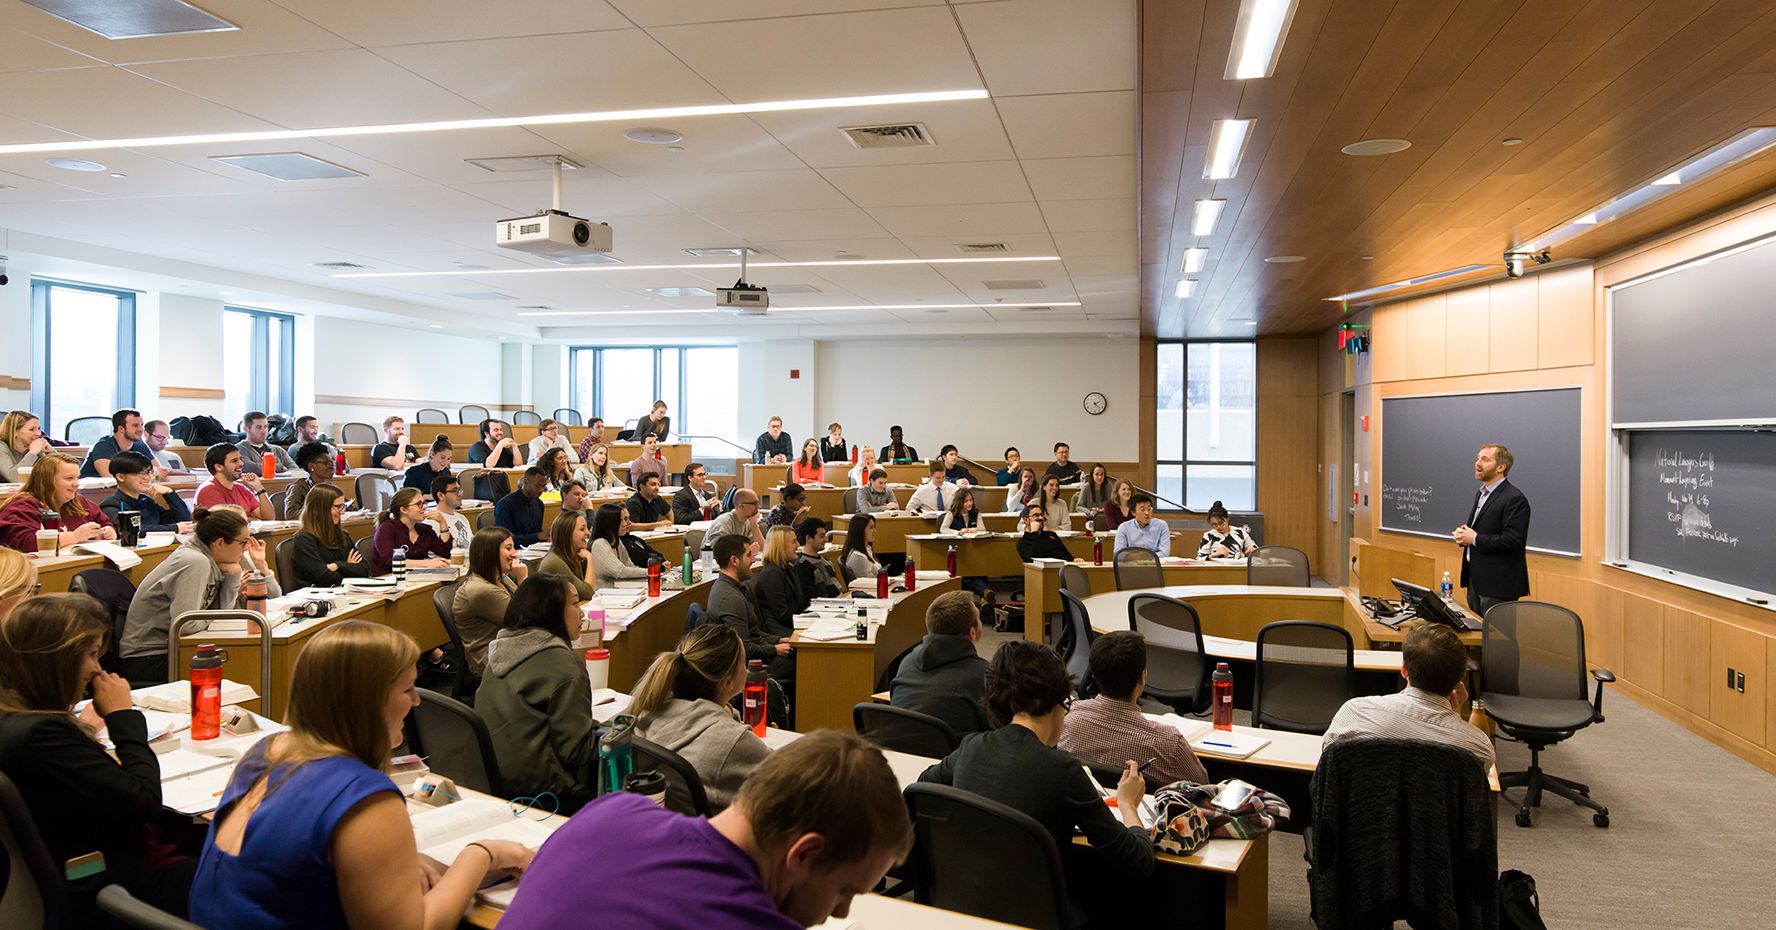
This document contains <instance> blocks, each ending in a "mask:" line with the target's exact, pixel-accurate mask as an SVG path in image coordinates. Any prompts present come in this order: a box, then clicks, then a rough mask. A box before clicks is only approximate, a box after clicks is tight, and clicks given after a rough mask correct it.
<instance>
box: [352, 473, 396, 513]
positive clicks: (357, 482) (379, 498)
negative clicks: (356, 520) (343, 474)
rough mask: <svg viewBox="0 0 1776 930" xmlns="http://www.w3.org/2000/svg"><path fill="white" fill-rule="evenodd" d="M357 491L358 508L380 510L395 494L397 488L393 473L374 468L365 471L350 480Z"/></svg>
mask: <svg viewBox="0 0 1776 930" xmlns="http://www.w3.org/2000/svg"><path fill="white" fill-rule="evenodd" d="M352 487H353V489H354V490H355V491H356V492H357V498H358V509H359V510H373V511H381V510H382V508H384V507H387V506H388V502H389V500H390V499H391V498H393V497H394V496H395V492H396V491H397V490H399V488H397V487H395V473H394V472H391V471H387V470H385V469H381V468H376V469H371V470H369V471H366V472H364V473H362V474H360V475H358V477H357V478H356V479H354V480H353V482H352Z"/></svg>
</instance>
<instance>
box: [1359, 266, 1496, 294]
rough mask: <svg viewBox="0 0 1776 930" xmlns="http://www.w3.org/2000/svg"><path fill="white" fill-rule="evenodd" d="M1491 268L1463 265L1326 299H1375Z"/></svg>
mask: <svg viewBox="0 0 1776 930" xmlns="http://www.w3.org/2000/svg"><path fill="white" fill-rule="evenodd" d="M1491 267H1493V266H1491V265H1463V266H1461V267H1460V268H1451V269H1449V270H1448V271H1437V272H1433V273H1431V274H1427V275H1419V276H1418V277H1416V278H1407V279H1406V280H1404V281H1393V282H1390V283H1388V284H1379V285H1376V286H1375V287H1371V288H1365V289H1363V290H1360V291H1351V292H1350V293H1348V294H1339V295H1338V296H1336V297H1328V298H1326V299H1327V300H1357V299H1358V298H1362V297H1373V296H1374V295H1376V294H1385V293H1387V292H1388V291H1397V290H1399V289H1400V288H1403V287H1412V286H1413V285H1416V284H1427V283H1429V282H1431V281H1440V280H1442V279H1444V278H1453V277H1455V276H1457V275H1464V274H1471V273H1473V272H1476V271H1484V270H1486V269H1488V268H1491Z"/></svg>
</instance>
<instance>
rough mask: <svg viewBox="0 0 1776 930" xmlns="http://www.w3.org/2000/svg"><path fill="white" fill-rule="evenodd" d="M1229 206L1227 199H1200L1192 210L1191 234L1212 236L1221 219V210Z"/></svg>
mask: <svg viewBox="0 0 1776 930" xmlns="http://www.w3.org/2000/svg"><path fill="white" fill-rule="evenodd" d="M1226 206H1227V201H1225V200H1198V201H1197V202H1196V206H1194V207H1192V208H1191V211H1190V234H1191V235H1192V236H1212V235H1214V234H1215V224H1216V223H1218V222H1220V220H1221V211H1222V209H1223V208H1225V207H1226Z"/></svg>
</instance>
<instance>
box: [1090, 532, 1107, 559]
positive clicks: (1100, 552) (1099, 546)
mask: <svg viewBox="0 0 1776 930" xmlns="http://www.w3.org/2000/svg"><path fill="white" fill-rule="evenodd" d="M1092 564H1093V565H1102V564H1104V541H1103V540H1102V539H1099V538H1097V537H1096V536H1093V537H1092Z"/></svg>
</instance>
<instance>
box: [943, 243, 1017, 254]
mask: <svg viewBox="0 0 1776 930" xmlns="http://www.w3.org/2000/svg"><path fill="white" fill-rule="evenodd" d="M956 251H958V252H961V253H963V254H965V255H978V254H981V253H983V252H1009V251H1011V246H1009V245H1006V244H1005V243H1003V242H958V243H956Z"/></svg>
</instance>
